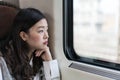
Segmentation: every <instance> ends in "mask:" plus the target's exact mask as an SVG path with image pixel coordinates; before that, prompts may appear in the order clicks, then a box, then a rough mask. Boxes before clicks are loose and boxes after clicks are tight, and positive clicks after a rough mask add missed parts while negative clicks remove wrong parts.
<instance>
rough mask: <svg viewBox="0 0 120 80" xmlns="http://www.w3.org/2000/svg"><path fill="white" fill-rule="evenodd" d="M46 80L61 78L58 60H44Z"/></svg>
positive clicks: (58, 79)
mask: <svg viewBox="0 0 120 80" xmlns="http://www.w3.org/2000/svg"><path fill="white" fill-rule="evenodd" d="M43 67H44V73H45V78H46V80H60V73H59V68H58V62H57V60H51V61H44V62H43Z"/></svg>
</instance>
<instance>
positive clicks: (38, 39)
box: [26, 19, 49, 49]
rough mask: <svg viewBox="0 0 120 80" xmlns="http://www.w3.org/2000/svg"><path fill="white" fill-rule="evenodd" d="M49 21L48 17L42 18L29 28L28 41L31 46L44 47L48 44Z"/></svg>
mask: <svg viewBox="0 0 120 80" xmlns="http://www.w3.org/2000/svg"><path fill="white" fill-rule="evenodd" d="M47 30H48V23H47V21H46V19H41V20H40V21H38V22H37V23H36V24H35V25H33V26H32V27H31V28H30V29H29V33H27V39H26V42H27V43H28V44H29V46H30V48H33V49H43V48H44V47H46V46H47V44H48V38H49V35H48V31H47Z"/></svg>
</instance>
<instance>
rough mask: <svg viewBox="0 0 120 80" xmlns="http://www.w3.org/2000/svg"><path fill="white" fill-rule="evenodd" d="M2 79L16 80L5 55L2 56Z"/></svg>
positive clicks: (0, 63)
mask: <svg viewBox="0 0 120 80" xmlns="http://www.w3.org/2000/svg"><path fill="white" fill-rule="evenodd" d="M1 76H2V77H1ZM0 80H14V78H13V77H12V76H11V75H10V72H9V70H8V68H7V65H6V62H5V60H4V58H3V57H0Z"/></svg>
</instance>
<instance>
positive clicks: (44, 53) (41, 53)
mask: <svg viewBox="0 0 120 80" xmlns="http://www.w3.org/2000/svg"><path fill="white" fill-rule="evenodd" d="M35 56H36V57H41V58H42V59H43V60H45V61H50V60H52V56H51V53H50V49H49V47H48V46H46V47H45V48H44V49H41V50H36V52H35Z"/></svg>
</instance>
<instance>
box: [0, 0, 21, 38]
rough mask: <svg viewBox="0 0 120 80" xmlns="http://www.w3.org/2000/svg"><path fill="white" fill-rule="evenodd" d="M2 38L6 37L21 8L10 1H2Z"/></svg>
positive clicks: (0, 23) (0, 15) (0, 32)
mask: <svg viewBox="0 0 120 80" xmlns="http://www.w3.org/2000/svg"><path fill="white" fill-rule="evenodd" d="M0 3H2V4H0V39H2V38H4V37H5V36H6V35H7V34H8V33H9V31H10V30H11V26H12V23H13V20H14V17H15V16H16V14H17V12H18V11H19V8H17V7H14V6H13V5H11V4H10V3H6V2H3V1H0ZM3 3H4V4H3Z"/></svg>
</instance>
